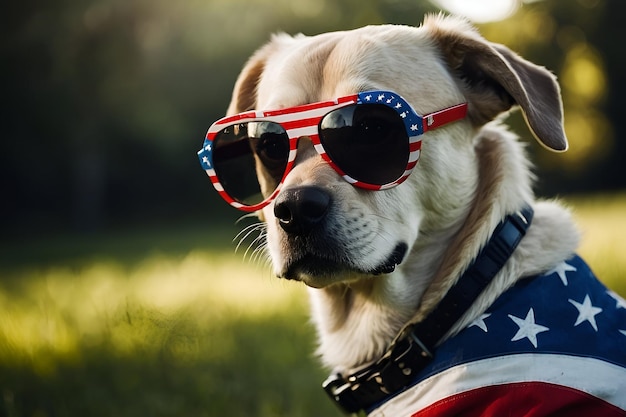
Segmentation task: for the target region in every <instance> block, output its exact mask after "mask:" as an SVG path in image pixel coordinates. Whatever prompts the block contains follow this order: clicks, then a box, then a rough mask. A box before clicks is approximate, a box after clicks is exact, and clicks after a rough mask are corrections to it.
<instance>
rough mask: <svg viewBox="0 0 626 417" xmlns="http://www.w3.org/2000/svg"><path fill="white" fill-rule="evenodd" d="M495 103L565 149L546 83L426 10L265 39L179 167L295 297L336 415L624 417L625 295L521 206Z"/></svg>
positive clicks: (564, 231)
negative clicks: (195, 165) (213, 192)
mask: <svg viewBox="0 0 626 417" xmlns="http://www.w3.org/2000/svg"><path fill="white" fill-rule="evenodd" d="M514 108H519V109H521V111H522V113H523V115H524V118H525V121H526V124H527V126H528V128H529V129H530V132H531V133H532V134H533V136H534V137H535V138H536V139H537V141H538V142H539V143H540V144H541V145H543V146H544V147H545V148H547V149H548V150H551V151H556V152H563V151H566V150H567V147H568V143H567V138H566V136H565V132H564V130H563V106H562V100H561V96H560V89H559V85H558V83H557V81H556V77H555V76H554V75H553V74H552V73H550V72H549V71H548V70H546V69H545V68H543V67H540V66H537V65H535V64H533V63H531V62H529V61H527V60H525V59H523V58H522V57H520V56H518V55H517V54H515V53H514V52H512V51H511V50H510V49H508V48H507V47H505V46H503V45H499V44H495V43H491V42H489V41H487V40H485V39H484V38H482V37H481V36H480V34H479V33H478V32H477V31H476V29H475V28H474V27H472V26H471V25H470V24H469V23H467V22H466V21H465V20H463V19H460V18H456V17H449V16H443V15H431V16H427V17H426V18H425V20H424V22H423V23H422V24H421V26H419V27H408V26H396V25H382V26H367V27H363V28H360V29H355V30H351V31H344V32H334V33H326V34H321V35H317V36H310V37H309V36H304V35H297V36H290V35H286V34H279V35H275V36H274V37H273V38H272V39H271V41H270V42H269V43H268V44H266V45H265V46H263V47H261V48H260V49H259V50H258V51H257V52H256V53H255V54H254V55H253V56H252V57H251V58H250V59H249V61H248V62H247V64H246V65H245V67H244V68H243V70H242V72H241V74H240V75H239V78H238V80H237V82H236V84H235V87H234V91H233V96H232V100H231V103H230V105H229V108H228V111H227V114H228V116H227V117H226V118H224V119H221V120H220V121H218V122H216V123H215V124H214V125H213V126H212V127H211V128H210V129H209V132H208V133H207V137H206V140H205V142H204V146H203V149H202V150H201V151H200V152H199V157H200V160H201V163H202V166H203V168H204V169H205V170H206V172H207V173H208V175H209V176H210V177H211V181H212V182H213V185H214V186H215V188H216V189H217V191H218V192H219V193H220V194H221V195H222V197H223V198H224V199H225V200H226V201H227V202H229V203H230V204H231V205H233V206H234V207H236V208H238V209H240V210H243V211H247V212H254V213H256V214H257V215H258V216H259V218H260V219H261V220H262V221H263V222H264V224H265V226H264V228H265V230H264V231H263V233H262V238H265V239H266V242H265V243H264V245H263V248H264V250H266V251H267V253H268V257H269V258H270V259H271V263H272V265H273V269H274V272H275V274H276V275H277V276H278V277H282V278H285V279H289V280H296V281H301V282H303V283H304V284H306V286H307V287H308V288H309V293H310V301H311V315H312V320H313V322H314V323H315V326H316V329H317V333H318V339H319V348H318V354H319V356H320V357H321V360H322V362H323V364H324V365H325V366H327V367H328V368H330V369H332V370H333V371H332V374H331V377H329V379H328V380H327V381H326V382H325V383H324V388H325V390H326V391H327V393H328V394H329V395H330V397H331V399H332V400H333V401H336V402H337V403H338V405H339V406H340V407H341V408H342V409H343V410H344V411H346V412H348V413H356V412H360V411H365V412H366V413H367V414H368V415H372V416H402V415H405V416H416V417H417V416H419V417H424V416H431V415H437V416H447V415H450V416H451V415H455V416H461V415H463V416H500V415H511V416H522V415H524V416H531V415H532V416H544V415H568V416H577V415H602V416H613V415H615V416H617V415H620V416H624V415H626V411H625V410H626V302H625V301H624V300H623V299H622V298H620V297H619V296H618V295H616V294H614V293H612V292H610V291H608V290H607V289H606V288H605V287H603V286H602V284H600V282H599V281H597V280H596V279H595V277H593V274H592V272H591V271H590V270H589V268H588V267H587V266H586V265H585V263H584V262H583V261H582V259H580V258H579V257H577V256H576V248H577V245H578V241H579V232H578V231H577V229H576V226H575V224H574V222H573V220H572V217H571V215H570V213H569V211H568V210H567V209H566V208H564V207H562V206H561V205H560V204H559V203H558V202H556V201H537V200H536V199H535V197H534V194H533V191H532V181H533V179H534V178H533V174H532V173H531V163H530V162H529V160H528V158H527V156H526V153H525V149H524V145H523V144H522V143H520V142H519V140H518V138H517V137H516V136H515V135H514V134H513V133H511V132H510V131H508V130H507V129H506V127H504V125H503V124H502V115H504V114H506V113H507V112H509V111H510V110H511V109H514Z"/></svg>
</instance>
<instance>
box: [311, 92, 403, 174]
mask: <svg viewBox="0 0 626 417" xmlns="http://www.w3.org/2000/svg"><path fill="white" fill-rule="evenodd" d="M320 142H322V145H323V146H324V149H325V150H326V153H327V154H328V156H329V157H330V159H331V160H332V161H333V162H334V163H335V164H336V165H337V166H338V167H339V168H341V170H342V171H343V172H345V173H346V174H347V175H349V176H350V177H352V178H354V179H356V180H358V181H361V182H365V183H368V184H374V185H384V184H388V183H391V182H393V181H395V180H397V179H398V178H400V177H401V176H402V174H403V173H404V171H405V168H406V166H407V162H408V160H409V138H408V136H407V134H406V130H405V127H404V122H403V121H402V118H401V117H400V115H399V114H398V113H397V112H396V111H395V110H393V109H392V108H390V107H387V106H385V105H383V104H362V105H352V106H348V107H342V108H340V109H337V110H333V111H332V112H330V113H328V114H327V115H326V116H324V118H323V119H322V121H321V123H320Z"/></svg>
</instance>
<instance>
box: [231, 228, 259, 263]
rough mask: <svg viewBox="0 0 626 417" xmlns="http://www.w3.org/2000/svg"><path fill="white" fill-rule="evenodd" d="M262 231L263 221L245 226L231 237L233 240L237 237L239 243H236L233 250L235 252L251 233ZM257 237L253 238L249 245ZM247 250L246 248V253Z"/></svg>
mask: <svg viewBox="0 0 626 417" xmlns="http://www.w3.org/2000/svg"><path fill="white" fill-rule="evenodd" d="M264 231H265V224H264V223H255V224H252V225H250V226H247V227H245V228H244V229H243V230H242V231H241V232H239V233H238V234H237V236H235V238H234V239H233V242H234V241H235V240H237V239H239V243H237V246H236V247H235V252H237V251H238V250H239V248H240V247H241V245H242V244H243V242H245V241H246V240H247V239H248V238H249V237H250V236H251V235H252V234H253V233H255V232H259V233H260V234H263V233H264ZM257 239H258V237H257V238H255V239H254V240H253V241H252V243H251V244H250V245H253V244H254V243H255V242H256V240H257ZM247 252H248V250H246V253H247ZM244 256H245V255H244Z"/></svg>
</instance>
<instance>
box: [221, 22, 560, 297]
mask: <svg viewBox="0 0 626 417" xmlns="http://www.w3.org/2000/svg"><path fill="white" fill-rule="evenodd" d="M368 90H389V91H393V92H395V93H397V94H399V95H400V96H402V97H403V98H404V99H406V101H407V102H408V103H410V105H411V106H412V107H413V109H414V110H415V111H416V112H417V113H418V114H421V115H424V114H428V113H431V112H433V111H437V110H439V109H445V108H447V107H449V106H453V105H456V104H458V103H465V102H466V103H467V105H468V111H467V117H466V118H464V119H463V120H460V121H456V122H454V123H450V124H447V125H445V126H443V127H441V128H439V129H437V130H432V131H430V132H427V133H425V134H423V135H422V136H421V137H420V138H421V140H422V145H421V146H422V152H421V158H420V162H419V164H418V165H417V167H416V168H415V169H414V170H413V172H412V174H411V175H410V176H409V178H408V179H407V180H406V181H404V182H403V183H402V184H400V185H398V186H396V187H393V188H390V189H386V190H382V191H371V190H365V189H363V188H359V187H355V186H353V185H351V184H350V183H348V182H347V181H346V180H344V179H343V178H342V176H340V175H339V174H338V173H337V171H336V170H335V169H333V167H331V165H330V164H329V163H328V162H326V161H325V160H324V159H323V158H322V157H321V156H320V154H319V153H318V152H316V150H315V149H314V144H313V143H312V141H311V139H310V138H309V137H307V136H303V137H300V138H299V140H298V142H297V152H296V156H295V160H294V161H293V162H294V165H293V167H292V169H291V170H290V171H289V173H288V175H287V176H286V177H285V178H284V180H283V183H282V186H281V188H280V189H279V191H278V193H277V194H276V195H275V196H274V199H273V200H272V202H271V203H270V204H268V205H267V206H265V207H264V208H263V209H262V212H259V216H260V217H261V218H262V219H263V220H265V221H266V223H267V239H268V245H267V248H268V250H269V253H270V256H271V259H272V262H273V265H274V269H275V273H276V274H277V275H278V276H280V277H285V278H288V279H295V280H301V281H303V282H305V283H306V284H307V285H309V286H312V287H325V286H327V285H330V284H333V283H337V282H347V281H354V280H359V279H362V278H366V277H372V276H375V275H380V274H386V273H390V272H392V271H394V268H396V266H397V265H399V264H401V263H402V262H403V260H404V259H405V258H406V256H407V254H408V253H410V252H411V251H412V250H414V248H415V247H418V246H420V245H427V244H428V240H429V239H432V238H433V236H434V235H436V234H438V233H445V231H453V230H458V222H459V219H463V218H465V217H466V216H467V213H468V210H469V207H470V205H471V204H472V202H473V201H474V199H475V198H476V194H477V187H478V182H479V175H480V173H479V171H480V166H479V161H478V158H476V157H475V153H476V151H475V147H476V143H475V141H476V140H475V138H476V136H477V133H478V131H479V130H480V129H481V128H482V127H483V126H484V125H485V124H486V123H487V122H490V121H492V120H493V119H494V118H496V117H497V116H498V115H499V114H501V113H502V112H505V111H507V110H509V109H510V108H511V107H512V106H515V105H518V106H519V107H520V108H521V109H522V112H523V114H524V116H525V119H526V121H527V124H528V126H529V128H530V130H531V131H532V132H533V134H534V136H535V137H536V138H537V139H538V140H539V141H540V143H542V144H543V145H545V146H546V147H548V148H550V149H553V150H557V151H563V150H565V149H566V147H567V142H566V139H565V135H564V133H563V128H562V104H561V100H560V95H559V88H558V85H557V84H556V81H555V78H554V76H553V75H552V74H550V73H549V72H548V71H546V70H545V69H543V68H541V67H538V66H536V65H534V64H531V63H530V62H527V61H525V60H523V59H521V58H520V57H519V56H517V55H516V54H514V53H512V52H511V51H510V50H508V49H507V48H505V47H503V46H501V45H497V44H492V43H489V42H487V41H486V40H484V39H483V38H481V37H480V36H479V35H478V34H477V32H475V30H474V29H473V28H471V27H470V26H469V25H468V24H467V23H465V22H464V21H461V20H458V19H453V18H442V17H430V18H427V19H426V21H425V23H424V24H423V25H422V26H421V27H419V28H412V27H404V26H370V27H364V28H361V29H357V30H353V31H348V32H336V33H328V34H323V35H318V36H314V37H306V36H296V37H291V36H287V35H278V36H275V37H274V38H273V39H272V41H271V42H270V43H269V44H267V45H265V46H264V47H263V48H261V49H260V50H259V51H257V53H256V54H254V55H253V56H252V58H251V59H250V60H249V62H248V63H247V65H246V66H245V68H244V69H243V71H242V73H241V75H240V76H239V79H238V81H237V83H236V86H235V90H234V93H233V98H232V102H231V104H230V107H229V111H228V113H229V114H231V115H232V114H237V113H241V112H246V111H249V110H252V109H256V110H277V109H285V108H290V107H293V106H298V105H303V104H307V103H314V102H321V101H325V100H333V99H335V98H337V97H342V96H346V95H350V94H355V93H358V92H362V91H368ZM379 152H380V155H381V157H383V156H384V154H385V152H386V149H385V144H384V143H381V146H380V149H379ZM258 180H259V182H260V183H261V188H262V190H263V192H264V194H265V196H266V197H268V196H269V195H270V194H271V193H272V191H273V190H274V188H275V186H276V184H274V183H272V182H273V181H274V182H275V180H272V178H271V177H268V176H267V175H266V174H264V173H263V172H259V175H258Z"/></svg>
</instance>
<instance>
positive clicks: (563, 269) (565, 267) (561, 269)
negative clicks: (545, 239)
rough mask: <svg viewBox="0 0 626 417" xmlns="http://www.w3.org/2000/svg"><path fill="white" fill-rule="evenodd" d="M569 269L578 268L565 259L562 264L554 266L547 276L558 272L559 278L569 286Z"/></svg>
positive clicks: (574, 269)
mask: <svg viewBox="0 0 626 417" xmlns="http://www.w3.org/2000/svg"><path fill="white" fill-rule="evenodd" d="M568 271H576V268H575V267H573V266H571V265H570V264H568V263H567V262H565V261H563V262H561V263H560V264H558V265H557V266H556V267H554V269H553V270H551V271H549V272H547V273H546V274H545V276H548V275H552V274H558V275H559V278H561V281H562V282H563V285H565V286H566V287H567V274H566V273H567V272H568Z"/></svg>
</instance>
